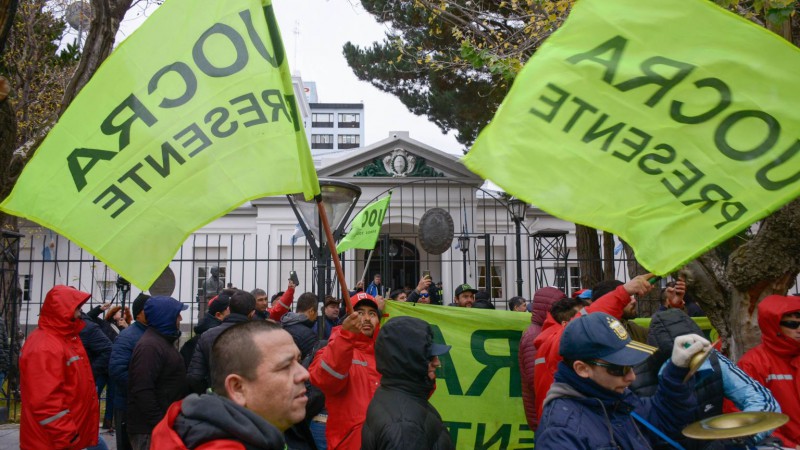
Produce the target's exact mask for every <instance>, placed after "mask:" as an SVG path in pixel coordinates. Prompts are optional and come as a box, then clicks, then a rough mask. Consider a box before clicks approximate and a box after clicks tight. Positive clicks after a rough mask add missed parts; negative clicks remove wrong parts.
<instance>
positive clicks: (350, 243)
mask: <svg viewBox="0 0 800 450" xmlns="http://www.w3.org/2000/svg"><path fill="white" fill-rule="evenodd" d="M391 199H392V194H389V195H387V196H386V197H384V198H382V199H380V200H378V201H377V202H373V203H370V204H369V205H367V206H365V207H364V209H362V210H361V212H359V213H358V214H357V215H356V217H355V218H354V219H353V222H352V226H351V228H350V231H349V232H348V233H347V235H346V236H345V237H344V239H342V240H341V241H340V242H339V245H337V246H336V253H342V252H344V251H347V250H350V249H351V248H363V249H367V250H371V249H373V248H375V243H376V242H377V241H378V235H379V234H380V232H381V226H382V225H383V218H384V217H386V209H387V208H389V201H390V200H391Z"/></svg>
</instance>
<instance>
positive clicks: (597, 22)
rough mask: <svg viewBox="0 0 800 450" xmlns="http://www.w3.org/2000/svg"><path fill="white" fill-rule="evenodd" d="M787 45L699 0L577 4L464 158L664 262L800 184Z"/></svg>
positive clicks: (698, 249) (794, 59)
mask: <svg viewBox="0 0 800 450" xmlns="http://www.w3.org/2000/svg"><path fill="white" fill-rule="evenodd" d="M798 73H800V49H798V48H797V47H795V46H793V45H792V44H790V43H789V42H786V41H785V40H783V39H782V38H780V37H779V36H777V35H775V34H773V33H771V32H769V31H767V30H766V29H764V28H762V27H759V26H757V25H755V24H753V23H751V22H749V21H747V20H746V19H744V18H742V17H739V16H736V15H734V14H732V13H730V12H728V11H726V10H724V9H723V8H720V7H718V6H716V5H715V4H714V3H713V2H709V1H707V0H579V1H578V2H577V3H576V4H575V6H574V9H573V11H572V12H571V14H570V16H569V17H568V18H567V20H566V21H565V23H564V25H563V26H562V27H561V28H560V29H559V30H558V31H556V32H555V33H554V34H553V35H552V36H551V37H550V38H549V39H548V40H547V41H546V42H545V43H544V44H543V45H542V46H541V48H540V49H539V50H538V51H537V52H536V54H535V55H534V56H533V57H532V58H531V60H530V61H529V62H528V63H527V64H526V65H525V67H524V68H523V69H522V71H521V72H520V73H519V75H518V77H517V79H516V80H515V81H514V85H513V87H512V89H511V91H510V92H509V94H508V95H507V96H506V98H505V100H504V101H503V104H502V105H501V106H500V108H499V109H498V111H497V113H496V115H495V117H494V118H493V120H492V121H491V123H490V124H489V125H488V126H487V127H486V128H485V129H484V130H483V131H482V132H481V133H480V135H479V137H478V139H477V141H476V142H475V144H474V145H473V147H472V149H471V151H470V152H469V153H468V154H467V156H466V157H465V158H464V163H465V164H466V165H467V167H469V168H470V169H471V170H472V171H473V172H475V173H477V174H479V175H481V176H483V177H484V178H487V179H489V180H491V181H493V182H494V183H496V184H497V185H499V186H500V187H502V188H503V189H504V190H505V191H507V192H508V193H510V194H512V195H515V196H517V197H519V198H521V199H523V200H525V201H528V202H530V203H532V204H534V205H536V206H537V207H539V208H541V209H543V210H544V211H547V212H549V213H550V214H553V215H555V216H557V217H560V218H562V219H565V220H569V221H571V222H576V223H580V224H584V225H589V226H592V227H595V228H601V229H604V230H607V231H610V232H612V233H614V234H617V235H619V236H620V237H621V238H622V239H623V240H625V241H626V242H628V243H630V244H631V246H632V247H633V248H634V250H635V253H636V257H637V259H638V260H639V262H640V263H641V264H642V265H643V266H644V267H646V268H647V269H648V270H650V271H652V272H655V273H657V274H665V273H668V272H670V271H672V270H674V269H675V268H677V267H679V266H681V265H682V264H684V263H686V262H688V261H690V260H691V259H693V258H695V257H697V256H698V255H701V254H702V253H704V252H706V251H707V250H708V249H710V248H713V247H714V246H716V245H717V244H719V243H721V242H723V241H725V240H726V239H728V238H730V237H731V236H733V235H734V234H736V233H737V232H739V231H741V230H742V229H744V228H746V227H748V226H749V225H750V224H752V223H753V222H755V221H756V220H759V219H761V218H763V217H765V216H766V215H768V214H770V213H771V212H773V211H775V210H777V209H778V208H780V207H781V206H782V205H783V204H785V203H787V202H788V201H790V200H792V199H794V198H796V197H798V195H800V171H798V167H800V141H798V138H799V137H800V131H798V130H800V108H798V107H797V105H798V104H800V90H798V89H797V74H798Z"/></svg>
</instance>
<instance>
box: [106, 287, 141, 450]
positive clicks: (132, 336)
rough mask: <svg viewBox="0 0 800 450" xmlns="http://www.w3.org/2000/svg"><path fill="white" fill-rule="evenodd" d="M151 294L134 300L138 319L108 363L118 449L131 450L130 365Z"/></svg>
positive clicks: (122, 336) (114, 346)
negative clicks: (129, 432) (111, 383)
mask: <svg viewBox="0 0 800 450" xmlns="http://www.w3.org/2000/svg"><path fill="white" fill-rule="evenodd" d="M149 298H150V296H149V295H147V294H139V296H138V297H136V300H134V301H133V305H132V307H131V311H132V312H133V317H134V319H136V321H135V322H133V323H132V324H131V326H129V327H128V328H125V329H124V330H122V332H121V333H120V334H119V336H117V339H116V340H115V341H114V344H112V346H111V360H110V361H109V363H108V374H109V376H111V380H112V381H114V388H115V389H116V391H115V392H114V398H116V399H118V400H117V401H115V402H114V427H115V428H116V430H117V431H116V438H117V450H131V443H130V441H129V440H128V365H129V364H130V362H131V355H133V349H134V348H135V347H136V344H137V343H138V342H139V339H140V338H141V337H142V335H143V334H144V330H146V329H147V318H145V315H144V304H145V302H147V299H149Z"/></svg>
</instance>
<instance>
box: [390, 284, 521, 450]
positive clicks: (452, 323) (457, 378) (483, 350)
mask: <svg viewBox="0 0 800 450" xmlns="http://www.w3.org/2000/svg"><path fill="white" fill-rule="evenodd" d="M385 312H386V314H387V315H388V318H387V319H386V320H392V317H397V316H412V317H417V318H420V319H422V320H425V321H426V322H428V323H429V324H431V327H432V328H433V333H434V340H435V341H436V342H438V343H441V344H447V345H451V346H452V348H451V349H450V352H448V353H446V354H444V355H441V356H439V359H440V360H441V361H442V367H441V368H440V369H439V371H438V373H437V380H436V392H435V393H434V394H433V397H431V403H432V404H433V406H435V407H436V409H437V410H438V411H439V414H440V415H441V416H442V420H443V421H444V422H445V425H446V426H447V427H448V429H449V430H450V436H451V437H452V439H453V444H455V447H456V448H483V449H512V448H513V449H532V448H533V432H532V431H531V430H530V428H529V427H528V423H527V421H526V420H525V411H524V408H523V406H522V381H521V379H520V370H519V359H518V357H517V355H518V353H519V340H520V338H521V337H522V332H523V331H525V329H526V328H528V327H529V326H530V324H531V316H530V314H522V313H519V312H516V311H500V310H481V309H473V308H456V307H448V306H439V305H424V304H421V303H404V302H395V301H391V300H389V301H387V302H386V311H385Z"/></svg>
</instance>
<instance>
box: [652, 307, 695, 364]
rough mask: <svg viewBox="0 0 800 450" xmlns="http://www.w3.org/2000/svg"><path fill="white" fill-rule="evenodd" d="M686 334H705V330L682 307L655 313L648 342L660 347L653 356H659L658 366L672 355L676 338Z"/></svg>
mask: <svg viewBox="0 0 800 450" xmlns="http://www.w3.org/2000/svg"><path fill="white" fill-rule="evenodd" d="M685 334H697V335H700V336H703V330H701V329H700V326H699V325H697V324H696V323H695V322H694V320H692V318H691V317H689V316H688V315H687V314H686V313H685V312H683V311H681V310H680V309H675V308H671V309H666V310H664V311H659V312H657V313H656V314H654V315H653V318H652V320H651V321H650V331H649V334H648V336H647V343H648V344H650V345H652V346H653V347H656V348H658V352H656V354H654V355H653V356H652V357H655V358H657V361H658V364H657V366H658V367H660V366H661V364H662V363H664V362H665V361H666V360H667V358H669V357H670V355H672V347H673V345H674V344H675V338H676V337H678V336H683V335H685Z"/></svg>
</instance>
